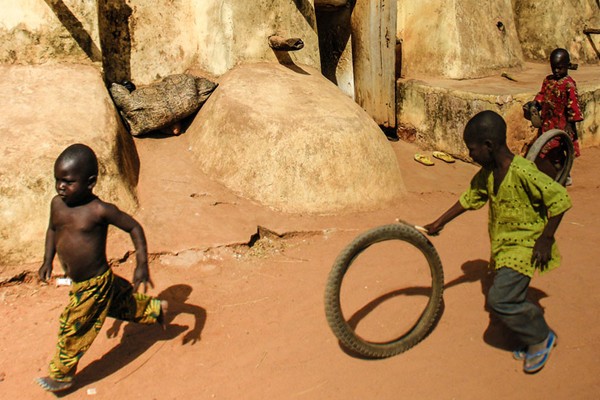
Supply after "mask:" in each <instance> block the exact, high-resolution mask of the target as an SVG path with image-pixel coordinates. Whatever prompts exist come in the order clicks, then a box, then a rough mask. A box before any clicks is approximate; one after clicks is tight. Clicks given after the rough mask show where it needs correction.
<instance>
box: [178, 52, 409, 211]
mask: <svg viewBox="0 0 600 400" xmlns="http://www.w3.org/2000/svg"><path fill="white" fill-rule="evenodd" d="M187 135H188V137H189V140H190V143H191V151H192V153H193V156H194V158H195V159H196V160H197V161H198V163H199V165H200V168H201V169H202V170H203V171H204V172H205V173H207V174H208V175H209V176H211V177H212V178H213V179H215V180H217V181H219V182H221V183H223V184H224V185H225V186H227V187H228V188H230V189H232V190H233V191H235V192H237V193H239V194H240V195H242V196H244V197H247V198H250V199H253V200H256V201H258V202H260V203H262V204H265V205H268V206H270V207H272V208H274V209H278V210H283V211H286V212H310V213H334V212H345V211H357V210H368V209H375V208H378V207H382V206H383V205H384V204H385V203H387V202H389V201H391V200H394V199H396V198H398V197H399V196H400V195H401V194H402V193H403V192H404V190H405V189H404V184H403V181H402V177H401V173H400V170H399V167H398V164H397V161H396V157H395V154H394V152H393V149H392V148H391V145H390V144H389V142H388V141H387V139H386V136H385V135H384V134H383V132H382V131H381V130H380V129H379V127H378V126H377V124H376V123H375V122H374V121H373V120H372V119H371V118H370V117H369V116H368V115H367V114H366V113H365V112H364V110H362V109H361V108H360V107H359V106H358V105H357V104H356V103H354V102H353V101H352V100H351V99H350V98H348V97H347V96H345V95H344V94H343V93H342V92H341V91H340V90H339V89H338V88H337V87H336V86H335V85H334V84H332V83H331V82H329V81H328V80H327V79H325V78H324V77H323V76H322V75H321V74H320V73H319V72H317V71H315V70H314V69H311V68H309V67H304V66H302V67H299V66H296V65H291V66H284V65H281V64H277V63H257V64H247V65H242V66H239V67H237V68H235V69H233V70H231V71H230V72H228V73H227V74H225V75H224V76H222V77H221V78H220V80H219V87H218V88H217V89H216V90H215V91H214V93H213V94H212V95H211V97H210V98H209V99H208V101H207V102H206V103H205V104H204V105H203V106H202V109H201V110H200V111H199V112H198V114H197V116H196V118H195V119H194V121H193V122H192V124H191V125H190V127H189V128H188V130H187Z"/></svg>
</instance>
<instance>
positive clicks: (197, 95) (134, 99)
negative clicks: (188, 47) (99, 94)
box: [110, 74, 217, 136]
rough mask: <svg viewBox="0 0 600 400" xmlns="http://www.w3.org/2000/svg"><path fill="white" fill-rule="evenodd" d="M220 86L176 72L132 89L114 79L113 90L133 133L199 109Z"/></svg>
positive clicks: (161, 126)
mask: <svg viewBox="0 0 600 400" xmlns="http://www.w3.org/2000/svg"><path fill="white" fill-rule="evenodd" d="M216 87H217V84H216V83H214V82H211V81H209V80H208V79H205V78H199V77H195V76H192V75H187V74H176V75H169V76H167V77H166V78H164V79H163V80H161V81H159V82H156V83H153V84H151V85H148V86H145V87H141V88H138V89H137V90H134V91H132V92H129V90H128V89H127V88H126V87H125V86H123V85H120V84H118V83H113V84H112V85H111V87H110V93H111V95H112V98H113V100H114V101H115V104H116V105H117V108H118V109H119V112H120V113H121V115H122V116H123V118H124V119H125V121H127V125H128V126H129V130H130V132H131V134H132V135H134V136H137V135H141V134H144V133H148V132H151V131H156V130H160V129H164V128H167V127H169V126H172V125H173V124H175V123H177V122H179V121H181V120H182V119H183V118H185V117H188V116H190V115H191V114H193V113H195V112H196V111H198V109H199V108H200V107H201V106H202V104H204V102H205V101H206V99H208V97H209V96H210V94H211V93H212V92H213V90H215V88H216ZM170 133H171V132H170ZM172 133H173V134H174V135H178V134H179V133H180V131H178V130H177V132H175V129H174V130H173V132H172Z"/></svg>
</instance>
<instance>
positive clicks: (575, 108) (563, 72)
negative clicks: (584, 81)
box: [531, 48, 583, 185]
mask: <svg viewBox="0 0 600 400" xmlns="http://www.w3.org/2000/svg"><path fill="white" fill-rule="evenodd" d="M550 67H551V68H552V74H550V75H548V76H547V77H546V78H545V79H544V82H543V83H542V88H541V90H540V92H539V93H538V94H537V95H536V96H535V99H534V100H533V105H534V107H535V110H537V111H538V112H539V116H536V115H535V113H534V114H533V115H532V116H531V120H532V123H533V124H534V126H536V125H538V126H537V127H539V133H538V137H539V136H540V135H541V134H542V133H544V132H547V131H549V130H550V129H560V130H563V131H565V132H566V133H567V134H568V135H569V136H570V137H571V140H572V141H573V147H574V150H575V157H579V156H580V155H581V153H580V150H579V141H578V135H577V127H576V126H575V123H576V122H579V121H582V120H583V115H582V113H581V108H580V106H579V100H578V97H577V85H576V84H575V80H574V79H573V78H571V77H570V76H569V69H575V67H574V66H573V64H571V58H570V56H569V52H568V51H567V50H565V49H561V48H558V49H554V50H553V51H552V53H551V54H550ZM536 117H537V118H539V122H537V123H536V121H535V119H536ZM564 161H565V160H564V154H563V151H562V150H561V146H560V140H559V139H554V140H552V141H550V143H548V144H547V145H546V146H545V147H544V148H543V149H542V151H541V153H540V157H538V160H536V164H537V165H538V168H540V170H542V171H543V172H544V173H546V174H548V175H550V176H552V177H554V176H556V173H557V171H558V170H557V168H556V165H562V164H564ZM569 184H571V180H570V177H569V179H568V180H567V185H569Z"/></svg>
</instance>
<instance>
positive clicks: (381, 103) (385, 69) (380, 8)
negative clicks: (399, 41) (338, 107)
mask: <svg viewBox="0 0 600 400" xmlns="http://www.w3.org/2000/svg"><path fill="white" fill-rule="evenodd" d="M396 7H397V0H357V2H356V4H355V6H354V10H353V11H352V18H351V24H352V59H353V64H354V65H353V66H354V94H355V99H356V102H357V103H358V104H359V105H360V106H361V107H362V108H363V109H364V110H365V111H367V113H369V115H371V117H373V119H374V120H375V122H377V123H378V124H379V125H381V126H384V127H388V128H395V127H396V18H397V16H396Z"/></svg>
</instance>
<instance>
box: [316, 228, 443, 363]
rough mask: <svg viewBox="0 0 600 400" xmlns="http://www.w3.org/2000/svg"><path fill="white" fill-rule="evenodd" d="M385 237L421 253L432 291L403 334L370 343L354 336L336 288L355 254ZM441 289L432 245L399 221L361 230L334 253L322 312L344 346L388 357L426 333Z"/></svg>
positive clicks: (420, 234) (367, 353)
mask: <svg viewBox="0 0 600 400" xmlns="http://www.w3.org/2000/svg"><path fill="white" fill-rule="evenodd" d="M386 240H402V241H405V242H408V243H410V244H412V245H413V246H415V247H416V248H418V249H419V250H420V251H421V253H423V255H424V256H425V258H426V259H427V262H428V263H429V268H430V270H431V287H432V291H431V296H430V298H429V301H428V303H427V306H426V307H425V310H424V311H423V313H422V314H421V316H420V317H419V319H418V320H417V322H416V323H415V325H414V326H413V327H412V328H411V329H410V330H409V331H408V332H407V333H405V334H404V335H403V336H401V337H399V338H398V339H395V340H393V341H390V342H387V343H373V342H369V341H366V340H365V339H363V338H361V337H360V336H358V335H356V333H355V332H354V330H353V329H352V328H351V327H350V325H348V323H347V322H346V320H345V318H344V315H343V313H342V308H341V304H340V290H341V286H342V280H343V278H344V275H345V274H346V271H348V268H349V267H350V265H351V264H352V262H353V261H354V260H355V259H356V257H357V256H358V255H359V254H360V253H362V252H363V251H364V250H366V249H367V248H368V247H369V246H371V245H373V244H375V243H379V242H383V241H386ZM443 290H444V272H443V269H442V263H441V261H440V257H439V255H438V253H437V251H436V250H435V247H433V244H431V242H430V241H429V240H428V239H427V238H426V237H425V235H423V234H422V233H420V232H419V231H417V230H416V229H415V228H414V227H413V226H411V225H407V224H403V223H399V224H392V225H383V226H380V227H377V228H374V229H371V230H369V231H366V232H364V233H362V234H361V235H359V236H358V237H356V238H355V239H354V240H353V241H352V242H351V243H350V244H349V245H348V246H347V247H346V248H344V250H343V251H342V252H341V253H340V254H339V255H338V257H337V259H336V260H335V263H334V264H333V267H332V269H331V272H330V273H329V278H328V280H327V286H326V290H325V314H326V316H327V322H328V323H329V326H330V327H331V330H332V331H333V333H334V334H335V336H336V337H337V338H338V339H339V341H340V342H341V343H342V344H343V345H344V346H345V347H346V348H347V349H350V350H353V351H355V352H356V353H358V354H360V355H362V356H366V357H370V358H386V357H391V356H394V355H397V354H400V353H402V352H404V351H406V350H408V349H410V348H411V347H413V346H415V345H416V344H417V343H419V342H420V341H421V340H422V339H423V338H425V336H427V335H428V334H429V332H430V329H431V327H432V325H433V323H434V321H435V320H436V318H437V314H438V312H439V309H440V305H441V302H442V295H443Z"/></svg>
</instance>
